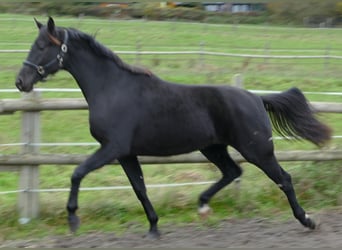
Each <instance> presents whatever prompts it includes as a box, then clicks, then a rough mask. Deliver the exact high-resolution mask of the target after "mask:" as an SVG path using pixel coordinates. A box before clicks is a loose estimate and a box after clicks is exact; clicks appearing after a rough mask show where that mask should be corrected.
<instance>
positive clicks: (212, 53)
mask: <svg viewBox="0 0 342 250" xmlns="http://www.w3.org/2000/svg"><path fill="white" fill-rule="evenodd" d="M28 52H29V50H27V49H1V50H0V53H28ZM115 53H116V54H121V55H208V56H226V57H243V58H262V59H342V56H338V55H330V54H324V55H267V54H241V53H225V52H215V51H207V50H193V51H139V50H135V51H115Z"/></svg>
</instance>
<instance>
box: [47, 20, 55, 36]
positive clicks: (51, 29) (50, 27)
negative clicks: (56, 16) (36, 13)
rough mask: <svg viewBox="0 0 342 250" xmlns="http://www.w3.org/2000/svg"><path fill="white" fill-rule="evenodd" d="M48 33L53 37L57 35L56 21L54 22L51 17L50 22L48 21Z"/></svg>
mask: <svg viewBox="0 0 342 250" xmlns="http://www.w3.org/2000/svg"><path fill="white" fill-rule="evenodd" d="M47 26H48V31H49V33H50V34H51V35H52V34H54V33H55V21H54V20H53V18H52V17H49V20H48V24H47Z"/></svg>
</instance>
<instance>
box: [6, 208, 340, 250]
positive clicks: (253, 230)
mask: <svg viewBox="0 0 342 250" xmlns="http://www.w3.org/2000/svg"><path fill="white" fill-rule="evenodd" d="M315 217H316V219H319V221H320V225H319V227H318V229H316V230H313V231H312V230H309V229H306V228H304V227H303V226H302V225H300V224H299V222H297V220H295V219H290V220H289V221H285V222H284V221H274V220H269V219H230V220H225V221H223V222H222V223H220V224H219V225H216V226H215V227H209V226H203V225H202V226H199V225H187V226H182V227H180V226H165V225H164V226H161V227H160V231H161V233H162V236H161V238H160V239H159V240H150V239H146V238H144V237H143V234H141V233H131V232H127V233H124V234H122V235H120V236H118V235H116V234H115V233H114V232H113V233H103V232H92V233H87V234H83V235H80V236H74V235H62V236H60V235H59V236H49V237H45V238H43V239H30V240H12V241H4V242H0V247H16V248H52V247H53V248H106V247H108V248H109V247H111V248H116V247H117V248H119V247H125V248H126V247H129V248H138V247H139V248H154V247H165V248H184V247H187V248H227V247H240V248H256V247H263V248H265V247H285V248H291V247H305V248H323V247H325V248H326V247H334V248H339V249H341V248H342V212H336V211H334V212H324V213H320V214H317V215H315Z"/></svg>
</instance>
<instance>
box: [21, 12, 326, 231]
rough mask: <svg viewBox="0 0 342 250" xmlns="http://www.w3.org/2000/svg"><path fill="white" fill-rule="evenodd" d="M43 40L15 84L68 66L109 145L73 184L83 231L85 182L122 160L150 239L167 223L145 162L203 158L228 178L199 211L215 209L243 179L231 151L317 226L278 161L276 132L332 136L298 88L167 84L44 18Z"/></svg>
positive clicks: (72, 203) (97, 134) (27, 84)
mask: <svg viewBox="0 0 342 250" xmlns="http://www.w3.org/2000/svg"><path fill="white" fill-rule="evenodd" d="M35 22H36V25H37V27H38V28H39V35H38V37H37V39H36V40H35V42H34V43H33V45H32V48H31V51H30V52H29V55H28V57H27V60H26V61H24V65H23V67H22V69H21V70H20V72H19V74H18V76H17V79H16V82H15V84H16V86H17V88H18V89H19V90H20V91H24V92H29V91H31V90H32V89H33V85H34V84H35V83H36V82H38V81H40V80H43V79H44V78H45V77H46V76H48V75H50V74H53V73H56V72H57V71H58V70H60V69H64V70H66V71H68V72H70V74H71V75H73V77H74V78H75V80H76V81H77V83H78V85H79V87H80V88H81V90H82V92H83V94H84V97H85V99H86V100H87V102H88V105H89V123H90V132H91V134H92V136H93V137H94V138H95V139H96V140H97V141H98V142H99V143H100V145H101V146H100V148H99V149H98V150H97V151H96V152H95V153H94V154H93V155H91V156H90V157H89V158H88V159H87V160H86V161H85V162H83V163H82V164H80V165H79V166H78V167H77V168H76V169H75V171H74V173H73V174H72V177H71V191H70V195H69V199H68V203H67V211H68V222H69V226H70V229H71V231H76V230H77V228H78V226H79V218H78V217H77V215H76V210H77V208H78V192H79V187H80V183H81V180H82V179H83V178H84V177H85V176H86V175H87V174H88V173H89V172H91V171H93V170H95V169H98V168H100V167H102V166H103V165H105V164H108V163H111V162H113V161H114V160H115V159H117V160H118V161H119V163H120V164H121V166H122V168H123V169H124V171H125V173H126V174H127V176H128V179H129V181H130V183H131V185H132V187H133V189H134V191H135V193H136V195H137V197H138V199H139V200H140V201H141V203H142V206H143V208H144V210H145V213H146V215H147V218H148V220H149V223H150V229H149V233H148V235H149V236H150V237H158V236H159V231H158V227H157V222H158V216H157V214H156V212H155V210H154V208H153V206H152V204H151V202H150V200H149V198H148V197H147V194H146V188H145V184H144V178H143V173H142V170H141V167H140V165H139V162H138V159H137V156H138V155H153V156H168V155H175V154H181V153H187V152H191V151H195V150H200V152H201V153H202V154H203V155H204V156H205V157H206V158H207V159H208V160H209V161H211V162H212V163H214V164H215V165H216V166H217V167H218V168H219V169H220V171H221V172H222V178H221V179H220V180H219V181H218V182H216V183H215V184H213V185H212V186H211V187H210V188H209V189H207V190H206V191H204V192H203V193H202V194H201V195H200V197H199V212H200V213H207V212H208V211H209V209H210V208H209V206H208V203H209V201H210V199H211V198H212V197H213V195H214V194H216V193H217V192H218V191H219V190H221V189H222V188H223V187H225V186H226V185H228V184H229V183H230V182H232V181H233V180H234V179H235V178H237V177H239V176H240V175H241V173H242V172H241V169H240V167H239V166H238V165H237V164H236V163H235V162H234V161H233V160H232V158H231V157H230V155H229V153H228V152H227V146H228V145H230V146H232V147H233V148H235V149H236V150H237V151H239V152H240V153H241V154H242V156H243V157H244V158H245V159H246V160H247V161H248V162H251V163H253V164H255V165H256V166H258V167H259V168H260V169H261V170H262V171H264V173H265V174H266V175H267V176H268V177H269V178H271V179H272V180H273V181H274V182H275V183H276V184H277V185H278V186H279V188H280V189H281V190H283V192H284V193H285V195H286V196H287V199H288V201H289V204H290V206H291V208H292V211H293V214H294V216H295V217H296V218H297V219H298V220H299V221H300V223H302V224H303V225H304V226H305V227H308V228H311V229H314V228H315V222H314V221H313V220H312V219H311V218H310V217H309V216H308V215H307V214H306V213H305V211H304V210H303V208H302V207H301V206H300V205H299V204H298V202H297V199H296V195H295V191H294V189H293V186H292V183H291V177H290V175H289V174H288V173H287V172H286V171H285V170H284V169H282V168H281V166H280V165H279V163H278V161H277V159H276V157H275V155H274V147H273V141H272V127H271V123H270V119H269V117H268V115H267V111H268V112H269V113H270V117H271V121H272V123H273V125H274V129H275V130H277V131H278V132H280V133H281V134H283V135H286V136H294V137H296V138H298V139H307V140H309V141H311V142H313V143H314V144H317V145H321V144H323V143H325V142H326V141H328V140H329V139H330V129H329V128H328V127H327V126H326V125H324V124H322V123H321V122H319V121H318V120H317V119H316V118H314V116H313V113H312V110H311V109H310V107H309V106H308V104H307V101H306V99H305V97H304V95H303V94H302V92H301V91H300V90H299V89H297V88H291V89H290V90H288V91H286V92H283V93H280V94H272V95H266V96H261V97H260V96H257V95H254V94H252V93H250V92H248V91H245V90H242V89H239V88H234V87H230V86H205V85H204V86H192V85H181V84H174V83H170V82H166V81H163V80H161V79H159V78H158V77H157V76H155V75H154V74H152V73H151V72H150V71H148V70H145V69H142V68H138V67H134V66H131V65H128V64H126V63H124V62H123V61H122V60H121V59H120V58H119V57H118V56H117V55H116V54H115V53H113V52H112V51H110V50H109V49H107V48H106V47H104V46H103V45H101V44H100V43H98V42H97V41H96V40H95V39H94V38H93V37H92V36H90V35H87V34H85V33H82V32H81V31H78V30H75V29H72V28H61V27H55V23H54V21H53V19H52V18H51V17H50V18H49V20H48V23H47V25H42V24H41V23H39V22H38V21H37V20H35Z"/></svg>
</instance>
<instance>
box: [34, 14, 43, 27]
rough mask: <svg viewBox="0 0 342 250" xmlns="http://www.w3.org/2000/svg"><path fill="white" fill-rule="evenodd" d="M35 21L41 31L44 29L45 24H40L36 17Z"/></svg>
mask: <svg viewBox="0 0 342 250" xmlns="http://www.w3.org/2000/svg"><path fill="white" fill-rule="evenodd" d="M33 19H34V21H35V23H36V25H37V27H38V29H40V28H41V27H43V24H41V23H40V22H38V21H37V19H36V18H35V17H34V18H33Z"/></svg>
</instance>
